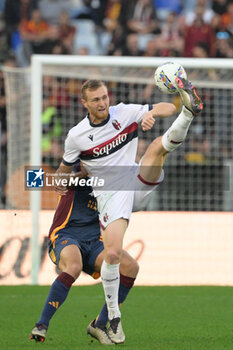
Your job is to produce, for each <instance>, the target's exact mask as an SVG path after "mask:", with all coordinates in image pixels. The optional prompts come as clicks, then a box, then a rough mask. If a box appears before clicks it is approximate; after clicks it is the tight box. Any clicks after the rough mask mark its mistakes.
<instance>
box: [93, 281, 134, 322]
mask: <svg viewBox="0 0 233 350" xmlns="http://www.w3.org/2000/svg"><path fill="white" fill-rule="evenodd" d="M134 281H135V278H131V277H127V276H124V275H120V286H119V293H118V304H119V305H121V304H122V303H123V302H124V301H125V299H126V297H127V295H128V294H129V292H130V290H131V288H132V287H133V285H134ZM107 322H108V309H107V304H106V303H105V304H104V306H103V307H102V310H101V311H100V314H99V316H98V317H97V320H96V322H95V324H96V326H97V327H103V326H106V324H107Z"/></svg>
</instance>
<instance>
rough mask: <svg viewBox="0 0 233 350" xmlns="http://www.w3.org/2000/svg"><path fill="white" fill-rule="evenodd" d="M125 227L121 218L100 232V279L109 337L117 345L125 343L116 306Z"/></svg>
mask: <svg viewBox="0 0 233 350" xmlns="http://www.w3.org/2000/svg"><path fill="white" fill-rule="evenodd" d="M127 225H128V221H127V220H125V219H122V218H121V219H117V220H115V221H113V222H111V223H110V224H109V225H108V226H107V227H106V229H104V230H102V236H103V242H104V252H105V258H104V261H103V264H102V267H101V279H102V284H103V288H104V293H105V300H106V304H107V308H108V318H109V324H110V330H109V336H110V338H111V340H112V341H113V342H114V343H117V344H119V343H123V342H124V341H125V335H124V332H123V329H122V325H121V313H120V310H119V306H118V292H119V283H120V272H119V265H120V258H121V254H122V245H123V237H124V234H125V231H126V228H127Z"/></svg>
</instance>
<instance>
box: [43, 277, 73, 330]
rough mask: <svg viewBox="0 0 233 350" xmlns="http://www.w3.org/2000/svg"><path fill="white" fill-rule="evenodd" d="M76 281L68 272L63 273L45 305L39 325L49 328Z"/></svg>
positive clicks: (53, 286)
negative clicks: (50, 322)
mask: <svg viewBox="0 0 233 350" xmlns="http://www.w3.org/2000/svg"><path fill="white" fill-rule="evenodd" d="M74 281H75V279H74V278H73V277H72V276H71V275H69V274H68V273H66V272H62V273H61V274H60V275H59V276H58V277H57V278H56V280H55V281H54V282H53V284H52V286H51V288H50V290H49V295H48V297H47V300H46V302H45V304H44V308H43V310H42V313H41V316H40V319H39V321H38V322H37V323H36V324H37V325H39V324H43V325H46V326H47V327H48V325H49V321H50V320H51V318H52V317H53V315H54V314H55V312H56V311H57V309H58V308H59V307H60V306H61V305H62V304H63V303H64V301H65V300H66V298H67V295H68V293H69V290H70V287H71V286H72V284H73V283H74Z"/></svg>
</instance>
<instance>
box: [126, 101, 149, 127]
mask: <svg viewBox="0 0 233 350" xmlns="http://www.w3.org/2000/svg"><path fill="white" fill-rule="evenodd" d="M122 105H123V106H122V107H123V109H124V113H125V115H126V117H127V118H130V120H131V121H132V122H136V123H139V122H140V121H141V120H142V117H143V115H144V114H145V113H146V112H148V111H149V110H150V109H151V107H150V105H148V104H146V105H139V104H133V103H131V104H127V105H126V104H122Z"/></svg>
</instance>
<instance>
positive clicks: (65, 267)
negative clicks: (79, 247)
mask: <svg viewBox="0 0 233 350" xmlns="http://www.w3.org/2000/svg"><path fill="white" fill-rule="evenodd" d="M59 268H60V270H61V271H62V272H66V273H68V274H69V275H71V276H72V277H73V278H74V279H75V280H76V279H77V278H78V277H79V275H80V273H81V271H82V266H81V265H80V263H79V262H78V261H69V262H66V264H62V265H60V266H59Z"/></svg>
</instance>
